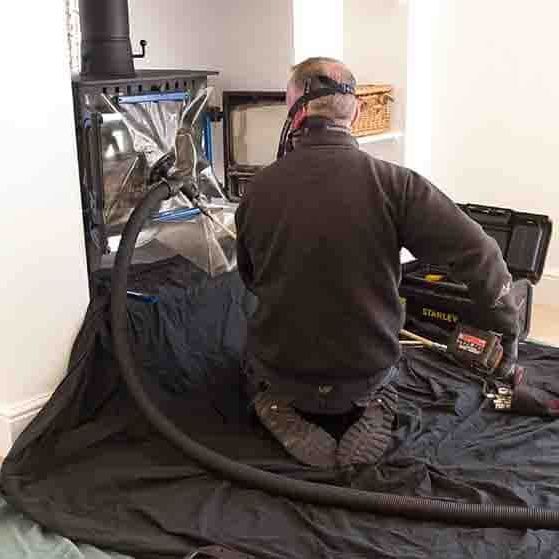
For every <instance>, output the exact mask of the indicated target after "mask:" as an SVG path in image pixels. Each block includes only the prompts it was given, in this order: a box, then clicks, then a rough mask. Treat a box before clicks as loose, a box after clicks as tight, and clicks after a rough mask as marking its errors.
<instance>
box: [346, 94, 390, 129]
mask: <svg viewBox="0 0 559 559" xmlns="http://www.w3.org/2000/svg"><path fill="white" fill-rule="evenodd" d="M356 96H357V99H359V101H360V103H361V114H360V115H359V118H358V119H357V121H356V122H355V123H354V125H353V127H352V132H353V135H354V136H369V135H372V134H380V133H382V132H387V131H388V130H390V113H391V103H392V101H394V97H392V86H390V85H358V86H357V88H356Z"/></svg>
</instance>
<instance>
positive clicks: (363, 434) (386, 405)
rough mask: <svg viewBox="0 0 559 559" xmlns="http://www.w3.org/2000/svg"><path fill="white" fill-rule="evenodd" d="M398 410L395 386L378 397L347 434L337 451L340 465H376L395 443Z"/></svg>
mask: <svg viewBox="0 0 559 559" xmlns="http://www.w3.org/2000/svg"><path fill="white" fill-rule="evenodd" d="M397 408H398V392H397V391H396V389H395V388H394V387H393V386H392V385H391V384H389V385H387V386H385V387H384V388H382V390H380V391H379V392H378V393H377V394H375V395H374V397H373V398H372V399H371V401H370V402H369V403H368V405H367V406H366V407H365V409H364V411H363V414H362V415H361V417H360V418H359V419H358V420H357V421H356V422H355V423H354V424H353V425H352V426H351V427H350V428H349V429H348V430H347V431H346V432H345V433H344V435H343V437H342V439H341V441H340V444H339V446H338V451H337V461H338V465H339V466H341V467H342V468H344V467H347V466H351V465H357V464H361V465H364V464H376V463H377V462H378V461H379V459H380V458H381V457H382V455H383V454H384V453H385V451H386V448H387V447H388V445H389V444H390V441H391V439H392V423H393V421H394V416H395V414H396V411H397Z"/></svg>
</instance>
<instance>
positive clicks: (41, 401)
mask: <svg viewBox="0 0 559 559" xmlns="http://www.w3.org/2000/svg"><path fill="white" fill-rule="evenodd" d="M51 395H52V394H51V393H48V394H40V395H39V396H36V397H35V398H31V399H29V400H25V401H23V402H18V403H17V404H14V405H11V406H6V407H0V456H6V455H7V454H8V452H9V450H10V448H11V447H12V445H13V444H14V442H15V440H16V439H17V438H18V437H19V435H20V434H21V432H22V431H23V430H24V429H25V428H26V427H27V425H29V423H30V422H31V420H32V419H33V418H34V417H35V416H36V415H37V414H38V413H39V411H40V410H41V408H42V407H43V406H44V405H45V404H46V403H47V402H48V401H49V399H50V397H51Z"/></svg>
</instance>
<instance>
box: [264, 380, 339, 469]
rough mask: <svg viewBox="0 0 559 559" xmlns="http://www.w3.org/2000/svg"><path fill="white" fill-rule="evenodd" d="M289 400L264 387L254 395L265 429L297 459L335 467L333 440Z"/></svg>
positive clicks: (309, 463) (304, 462)
mask: <svg viewBox="0 0 559 559" xmlns="http://www.w3.org/2000/svg"><path fill="white" fill-rule="evenodd" d="M291 403H292V399H289V398H287V397H285V396H282V395H281V394H279V393H275V392H274V391H273V390H266V391H264V392H260V393H258V394H257V395H256V397H255V398H254V409H255V411H256V414H257V415H258V417H259V418H260V421H261V422H262V423H263V424H264V426H265V427H266V428H267V429H268V431H270V433H272V435H273V436H274V437H275V438H276V439H277V440H278V441H279V442H280V443H281V444H282V446H283V447H284V448H285V450H286V451H287V452H288V453H289V454H291V455H292V456H293V457H294V458H296V459H297V460H299V462H302V463H303V464H307V465H309V466H316V467H320V468H334V467H335V466H336V447H337V442H336V440H335V439H334V437H332V436H331V435H329V434H328V433H327V432H326V431H325V430H324V429H322V428H321V427H319V426H318V425H315V424H314V423H311V422H309V421H307V420H306V419H304V418H303V417H301V416H300V415H299V414H298V413H297V411H296V410H295V409H294V408H293V407H292V405H291Z"/></svg>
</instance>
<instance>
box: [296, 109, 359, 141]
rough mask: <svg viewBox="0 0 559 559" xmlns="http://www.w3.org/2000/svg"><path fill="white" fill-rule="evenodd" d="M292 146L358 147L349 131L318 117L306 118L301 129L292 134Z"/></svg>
mask: <svg viewBox="0 0 559 559" xmlns="http://www.w3.org/2000/svg"><path fill="white" fill-rule="evenodd" d="M293 145H294V147H295V149H297V147H298V146H314V145H350V146H354V147H358V146H359V144H358V143H357V140H356V139H355V138H354V137H353V136H352V135H351V130H350V129H349V128H346V127H344V126H338V125H337V124H336V123H335V122H334V121H332V120H330V119H328V118H324V117H320V116H311V117H308V118H307V119H306V120H305V121H304V123H303V125H302V126H301V128H300V129H299V130H297V131H296V132H295V133H294V134H293Z"/></svg>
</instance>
